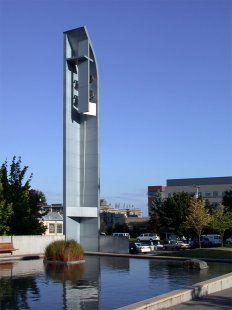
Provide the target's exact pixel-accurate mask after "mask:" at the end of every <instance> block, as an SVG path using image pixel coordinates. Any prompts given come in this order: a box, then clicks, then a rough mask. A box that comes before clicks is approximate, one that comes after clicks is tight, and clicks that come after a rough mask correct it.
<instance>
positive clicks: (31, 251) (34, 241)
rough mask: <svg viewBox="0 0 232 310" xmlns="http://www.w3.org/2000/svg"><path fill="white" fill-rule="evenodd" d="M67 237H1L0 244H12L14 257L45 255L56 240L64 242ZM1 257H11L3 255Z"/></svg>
mask: <svg viewBox="0 0 232 310" xmlns="http://www.w3.org/2000/svg"><path fill="white" fill-rule="evenodd" d="M64 239H65V236H64V235H61V236H0V242H12V243H13V245H14V248H15V249H16V251H14V252H13V254H14V255H35V254H43V253H44V251H45V248H46V246H47V245H48V244H49V243H51V242H53V241H55V240H64ZM1 255H11V254H10V253H9V254H7V253H2V254H0V257H1Z"/></svg>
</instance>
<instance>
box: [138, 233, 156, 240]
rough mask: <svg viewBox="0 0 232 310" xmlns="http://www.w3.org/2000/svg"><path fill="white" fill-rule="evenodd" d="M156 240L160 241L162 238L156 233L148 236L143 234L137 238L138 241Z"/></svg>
mask: <svg viewBox="0 0 232 310" xmlns="http://www.w3.org/2000/svg"><path fill="white" fill-rule="evenodd" d="M155 240H160V236H159V235H158V234H156V233H146V234H141V235H140V236H138V237H137V241H138V242H140V241H155Z"/></svg>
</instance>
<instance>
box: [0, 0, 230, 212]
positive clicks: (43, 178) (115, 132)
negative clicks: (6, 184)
mask: <svg viewBox="0 0 232 310" xmlns="http://www.w3.org/2000/svg"><path fill="white" fill-rule="evenodd" d="M84 25H85V26H86V27H87V29H88V32H89V35H90V37H91V41H92V43H93V47H94V50H95V53H96V57H97V61H98V67H99V75H100V173H101V198H104V199H106V200H107V201H108V202H109V203H111V205H112V206H114V205H115V203H120V205H121V207H123V205H125V206H128V205H130V206H132V205H133V206H134V207H138V208H141V209H142V210H143V211H144V213H145V215H146V213H147V186H148V185H165V183H166V179H172V178H194V177H212V176H229V175H232V160H231V158H232V157H231V154H232V146H231V145H232V144H231V134H232V121H231V116H232V43H231V42H232V1H230V0H133V1H132V0H118V1H117V0H105V1H100V0H92V1H88V0H86V1H78V0H75V1H74V0H73V1H71V0H60V1H57V0H54V1H53V0H46V1H45V0H40V1H36V0H28V1H26V0H21V1H18V0H0V42H1V45H0V107H1V110H0V111H1V121H0V141H1V148H0V163H3V162H4V161H5V160H6V159H7V160H8V163H9V164H10V163H11V160H12V157H13V156H14V155H16V156H21V157H22V165H27V166H29V172H30V173H31V172H32V173H33V180H32V183H31V185H32V187H33V188H35V189H39V190H42V191H43V192H44V193H45V195H46V198H47V201H48V203H56V202H62V186H63V185H62V181H63V179H62V178H63V174H62V158H63V141H62V139H63V138H62V135H63V124H62V123H63V116H62V112H63V32H64V31H66V30H69V29H73V28H77V27H80V26H84Z"/></svg>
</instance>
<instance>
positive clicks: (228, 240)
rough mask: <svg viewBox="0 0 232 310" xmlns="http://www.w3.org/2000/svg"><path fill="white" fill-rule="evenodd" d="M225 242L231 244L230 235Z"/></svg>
mask: <svg viewBox="0 0 232 310" xmlns="http://www.w3.org/2000/svg"><path fill="white" fill-rule="evenodd" d="M226 243H228V244H232V236H230V237H229V238H227V239H226Z"/></svg>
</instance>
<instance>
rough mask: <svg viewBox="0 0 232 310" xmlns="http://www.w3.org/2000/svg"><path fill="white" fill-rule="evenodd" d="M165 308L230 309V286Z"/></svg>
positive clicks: (231, 297) (177, 309)
mask: <svg viewBox="0 0 232 310" xmlns="http://www.w3.org/2000/svg"><path fill="white" fill-rule="evenodd" d="M166 309H167V310H185V309H187V310H188V309H191V310H210V309H212V310H226V309H230V310H231V309H232V288H228V289H226V290H223V291H219V292H216V293H213V294H210V295H207V296H203V297H200V298H198V299H195V300H191V301H188V302H184V303H181V304H179V305H176V306H173V307H169V308H166Z"/></svg>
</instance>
